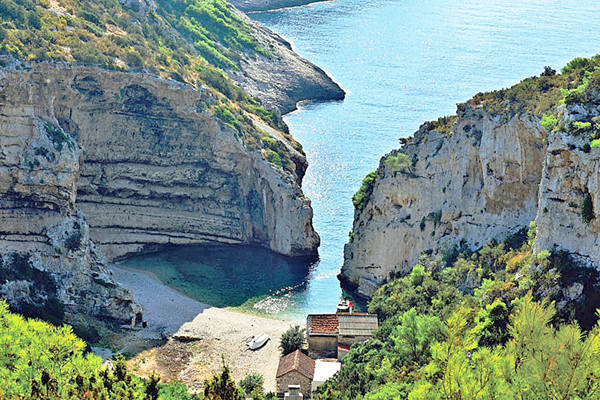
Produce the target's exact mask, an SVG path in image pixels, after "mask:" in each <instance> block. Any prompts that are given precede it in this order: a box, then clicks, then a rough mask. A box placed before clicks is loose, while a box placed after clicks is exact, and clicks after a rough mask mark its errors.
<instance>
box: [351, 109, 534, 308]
mask: <svg viewBox="0 0 600 400" xmlns="http://www.w3.org/2000/svg"><path fill="white" fill-rule="evenodd" d="M544 136H545V132H544V130H543V128H541V126H540V125H539V123H537V122H536V121H535V120H533V119H531V118H529V117H527V116H515V117H512V118H510V119H509V120H506V119H505V116H504V115H489V114H487V113H485V112H483V111H482V110H479V109H476V108H471V107H464V108H460V109H459V114H458V118H457V120H456V121H455V123H454V126H453V133H452V134H449V133H443V132H440V131H439V130H437V129H435V128H433V127H432V126H431V125H429V124H425V125H423V126H421V128H420V129H419V131H418V132H417V133H416V134H415V136H414V139H413V140H412V143H410V144H408V145H407V146H405V147H404V148H402V149H400V150H397V151H394V152H392V153H390V154H389V155H388V156H387V157H384V158H383V159H382V161H381V163H380V166H379V168H378V170H377V175H376V178H375V180H374V183H373V186H372V194H371V195H370V197H369V199H368V201H367V202H366V204H365V206H364V208H362V209H357V210H356V212H355V219H354V226H353V236H352V240H351V242H350V243H348V244H347V245H346V247H345V249H344V266H343V269H342V279H343V280H345V281H347V282H349V283H351V284H352V285H355V286H357V287H358V294H360V295H362V296H365V297H369V296H370V295H371V294H372V292H373V290H374V289H375V288H376V286H377V285H379V284H380V283H381V282H382V281H383V280H384V279H387V278H389V276H390V274H391V273H393V274H396V273H397V272H399V273H405V272H407V271H409V270H410V269H411V268H412V267H413V265H415V264H416V263H417V262H418V260H419V255H420V254H421V253H422V252H424V251H427V252H429V251H431V252H436V253H437V252H438V251H443V250H444V249H450V248H452V247H453V246H456V245H459V244H460V245H462V246H465V245H466V246H468V247H469V248H472V249H475V248H478V247H480V246H482V245H484V244H485V243H487V242H488V241H489V240H491V239H493V238H501V237H504V236H506V235H507V234H508V233H510V232H513V231H514V230H516V229H517V228H519V227H522V226H525V225H527V224H528V223H529V222H530V221H532V220H533V219H534V218H535V215H536V212H537V184H538V183H539V181H540V176H541V171H542V161H543V157H544V154H545V149H546V146H545V144H544V140H543V139H544ZM392 161H396V162H392ZM400 161H404V162H403V163H400V164H399V162H400Z"/></svg>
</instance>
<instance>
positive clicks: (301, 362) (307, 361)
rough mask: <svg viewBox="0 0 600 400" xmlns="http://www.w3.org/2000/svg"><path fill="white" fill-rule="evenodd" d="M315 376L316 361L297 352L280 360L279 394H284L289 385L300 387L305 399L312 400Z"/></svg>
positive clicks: (278, 374) (278, 375) (277, 377)
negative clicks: (309, 399)
mask: <svg viewBox="0 0 600 400" xmlns="http://www.w3.org/2000/svg"><path fill="white" fill-rule="evenodd" d="M314 376H315V361H314V360H312V359H311V358H310V357H308V356H307V355H306V354H304V353H302V352H301V351H300V350H296V351H295V352H293V353H290V354H288V355H286V356H283V357H281V358H280V359H279V367H278V368H277V375H276V376H275V378H276V380H277V393H284V392H286V391H287V390H288V386H289V385H299V386H300V391H301V392H302V394H303V395H304V397H305V398H310V396H311V390H312V381H313V378H314Z"/></svg>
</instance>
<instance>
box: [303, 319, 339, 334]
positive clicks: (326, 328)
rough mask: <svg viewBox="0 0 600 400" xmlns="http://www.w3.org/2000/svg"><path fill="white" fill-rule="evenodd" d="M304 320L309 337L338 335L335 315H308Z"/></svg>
mask: <svg viewBox="0 0 600 400" xmlns="http://www.w3.org/2000/svg"><path fill="white" fill-rule="evenodd" d="M306 319H307V321H306V326H307V328H308V334H309V335H337V334H338V316H337V315H336V314H309V315H308V317H307V318H306Z"/></svg>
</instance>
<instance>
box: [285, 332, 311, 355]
mask: <svg viewBox="0 0 600 400" xmlns="http://www.w3.org/2000/svg"><path fill="white" fill-rule="evenodd" d="M305 344H306V329H304V328H300V325H296V326H293V327H291V328H290V329H288V330H287V331H285V333H284V334H283V335H281V344H280V345H279V348H280V349H281V355H283V356H285V355H286V354H290V353H293V352H294V351H296V350H300V349H302V347H303V346H304V345H305Z"/></svg>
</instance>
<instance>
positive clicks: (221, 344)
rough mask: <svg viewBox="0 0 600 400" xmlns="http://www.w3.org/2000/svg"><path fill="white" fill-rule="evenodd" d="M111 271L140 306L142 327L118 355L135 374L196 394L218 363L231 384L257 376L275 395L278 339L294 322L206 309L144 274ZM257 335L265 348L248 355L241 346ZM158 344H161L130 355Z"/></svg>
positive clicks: (132, 271) (116, 268)
mask: <svg viewBox="0 0 600 400" xmlns="http://www.w3.org/2000/svg"><path fill="white" fill-rule="evenodd" d="M111 270H112V271H113V273H114V275H115V278H116V280H117V281H118V282H120V283H121V284H123V285H124V286H126V287H128V288H130V289H132V290H133V292H134V298H135V301H136V302H138V303H140V304H141V305H142V307H143V318H144V321H145V322H146V325H147V326H146V328H143V329H139V330H134V331H132V332H131V333H130V334H129V335H127V336H126V337H125V338H124V339H123V340H121V341H120V347H121V351H124V352H127V353H134V354H135V356H134V357H133V358H132V359H131V360H130V362H129V363H130V365H131V367H132V368H133V369H134V370H136V372H137V373H140V374H141V375H146V374H148V375H149V374H150V373H152V372H155V373H157V374H158V375H159V376H161V378H162V379H163V380H165V381H169V380H173V379H179V380H181V381H183V382H185V383H186V384H188V386H190V387H191V388H192V389H200V387H201V383H202V381H203V380H204V379H207V378H210V377H211V376H212V375H213V374H214V373H216V372H218V371H220V369H221V366H222V360H224V361H225V364H227V365H229V367H230V368H231V372H232V376H233V378H234V379H235V380H236V381H237V382H239V380H240V379H242V378H244V377H245V376H246V375H247V374H249V373H260V374H262V375H263V376H264V378H265V385H264V387H265V390H267V391H275V389H276V386H275V385H276V382H275V374H276V371H277V366H278V364H279V357H280V350H279V338H280V337H281V335H282V334H283V333H284V332H285V331H286V330H287V329H289V328H290V327H291V326H292V325H295V324H297V323H295V322H292V321H285V320H281V319H274V318H268V317H261V316H258V315H252V314H246V313H241V312H236V311H232V310H229V309H223V308H218V307H212V306H210V305H208V304H204V303H201V302H198V301H196V300H193V299H190V298H188V297H186V296H183V295H182V294H180V293H178V292H176V291H174V290H173V289H171V288H169V287H167V286H165V285H164V284H162V283H161V282H160V281H159V280H158V279H157V278H156V277H155V276H153V275H152V274H151V273H148V272H146V271H139V270H133V269H125V268H122V267H117V266H112V267H111ZM261 333H266V334H267V335H269V337H270V340H269V341H268V342H267V344H266V345H265V346H264V347H262V348H261V349H259V350H256V351H251V350H248V348H247V345H246V343H247V342H248V341H249V340H251V339H252V337H253V336H257V335H259V334H261ZM161 339H162V340H165V339H166V340H167V342H166V344H161V345H159V346H158V347H154V348H150V349H147V348H148V346H145V347H146V349H145V350H143V351H140V352H138V351H137V350H136V349H142V348H144V346H143V343H152V342H153V341H154V342H156V343H158V341H160V340H161Z"/></svg>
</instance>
